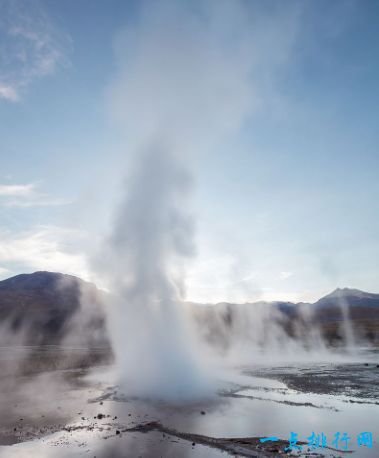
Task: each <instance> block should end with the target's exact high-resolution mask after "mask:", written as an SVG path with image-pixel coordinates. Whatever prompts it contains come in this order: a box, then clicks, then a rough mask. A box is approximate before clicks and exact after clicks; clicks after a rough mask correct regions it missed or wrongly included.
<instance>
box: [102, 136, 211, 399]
mask: <svg viewBox="0 0 379 458" xmlns="http://www.w3.org/2000/svg"><path fill="white" fill-rule="evenodd" d="M189 186H190V180H189V177H188V174H187V173H186V172H185V170H184V169H183V168H182V167H181V165H180V161H179V160H178V159H177V158H176V157H175V155H174V154H172V153H170V152H169V149H168V148H167V147H165V146H162V147H159V146H158V144H157V143H155V144H154V145H153V146H151V148H147V149H146V150H144V151H143V152H142V153H141V154H140V156H139V157H138V160H137V163H136V166H135V168H134V169H133V173H132V175H131V178H130V181H129V183H128V192H127V196H126V198H125V200H124V202H123V203H122V204H121V208H120V209H119V212H118V215H117V218H116V221H115V225H114V229H113V234H112V236H111V237H110V239H109V243H108V261H111V262H109V263H108V266H111V269H112V270H111V272H112V280H113V281H112V284H113V291H115V297H114V299H113V304H112V308H113V313H112V317H111V329H112V331H113V344H114V350H115V353H116V360H117V367H118V375H119V376H120V378H121V383H122V385H123V390H124V392H126V393H131V394H133V395H143V396H149V397H152V396H153V397H154V396H159V397H162V396H163V397H165V398H174V399H175V398H181V399H182V398H185V397H193V396H196V395H198V394H201V393H203V390H204V389H205V386H206V384H205V383H204V377H203V374H202V371H201V369H200V367H199V363H198V359H196V358H195V355H194V353H193V351H194V348H195V346H194V345H192V341H191V334H190V332H189V330H188V329H187V327H186V320H185V319H184V317H183V311H182V310H181V306H180V303H179V302H180V291H181V288H182V285H181V275H180V270H181V266H180V264H181V260H182V259H183V258H186V257H188V256H190V255H191V254H192V252H193V246H192V223H191V220H190V218H189V217H188V216H187V215H186V213H185V211H184V208H186V205H185V198H186V194H187V192H188V189H189Z"/></svg>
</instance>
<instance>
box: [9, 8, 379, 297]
mask: <svg viewBox="0 0 379 458" xmlns="http://www.w3.org/2000/svg"><path fill="white" fill-rule="evenodd" d="M26 3H27V5H28V6H27V8H25V4H26ZM26 3H25V2H23V1H8V0H1V1H0V56H1V57H0V157H1V169H0V215H1V217H0V235H1V243H0V279H1V278H7V277H9V276H11V275H16V274H18V273H23V272H32V271H35V270H51V271H61V272H64V273H71V274H74V275H77V276H80V277H82V278H84V279H87V280H91V281H94V282H95V283H97V284H98V286H100V287H104V286H105V287H106V286H107V285H104V284H102V278H99V277H97V276H96V273H95V272H94V271H93V270H92V268H91V262H90V260H91V259H92V257H93V256H94V254H95V253H96V252H97V249H98V246H99V244H101V241H102V240H103V238H104V237H105V236H106V235H107V234H108V233H109V232H110V228H111V226H112V223H113V218H114V211H115V208H117V206H118V205H120V202H121V201H122V199H123V187H124V182H125V176H127V175H128V173H129V171H130V162H131V157H132V154H134V148H135V145H136V144H138V141H139V138H141V136H144V135H145V134H150V133H151V126H152V124H154V122H155V121H156V118H154V117H152V118H149V117H148V116H146V111H144V109H146V107H148V108H149V107H150V105H149V104H152V106H155V105H156V106H158V107H167V110H166V111H165V110H163V111H162V113H163V115H164V116H165V117H166V120H167V119H168V120H169V121H170V123H171V124H169V123H167V122H166V123H165V127H167V126H170V127H172V131H173V132H174V133H175V135H178V132H180V134H181V138H180V140H181V142H183V139H184V140H185V142H186V145H188V149H189V150H191V152H190V153H188V154H190V155H191V161H190V171H191V175H192V199H191V201H190V202H189V204H188V205H189V208H188V210H189V213H190V214H191V215H193V221H194V234H195V235H194V237H195V238H194V245H195V247H196V253H195V256H193V258H192V259H190V260H189V261H188V264H187V265H186V271H187V275H186V277H187V278H186V286H187V292H186V298H187V299H188V300H193V301H197V302H218V301H234V302H245V301H255V300H258V299H266V300H274V299H278V300H293V301H313V300H317V299H318V298H320V297H321V296H323V295H324V294H326V293H329V292H330V291H332V290H334V289H335V288H336V287H337V286H340V287H344V286H349V287H354V288H359V289H361V290H367V291H372V292H377V291H379V288H378V278H379V275H378V274H379V266H378V259H379V240H378V236H377V234H378V233H379V218H378V214H379V213H378V210H379V209H378V205H379V199H378V197H379V182H378V179H377V175H378V169H379V155H378V150H377V148H378V144H379V142H378V140H379V139H378V136H379V131H378V129H377V107H378V102H379V100H378V98H379V97H378V89H377V81H378V76H379V75H378V70H379V64H378V61H377V59H376V50H377V46H378V41H379V29H378V27H377V20H378V17H379V6H378V4H377V3H376V2H373V1H365V2H362V1H359V0H356V1H349V2H346V1H342V0H339V1H335V2H332V3H331V2H329V1H326V0H322V1H319V2H312V3H311V2H307V3H306V2H301V1H297V0H293V1H290V2H286V3H285V4H284V3H283V2H281V1H279V0H277V1H267V2H262V1H251V2H244V1H228V0H225V1H219V2H214V1H203V2H200V1H196V2H187V1H184V0H183V1H179V2H173V1H164V2H161V3H160V5H161V6H160V8H156V7H153V6H152V5H153V3H152V2H151V1H126V2H124V1H119V0H113V1H111V2H107V3H105V2H101V1H93V2H91V7H90V8H89V6H88V3H86V2H80V3H78V2H76V1H74V0H68V1H65V2H56V1H52V2H51V1H29V2H26ZM236 30H237V31H238V33H237V34H236ZM167 38H170V40H167ZM155 43H156V47H154V44H155ZM162 43H165V44H166V45H167V44H168V43H169V46H168V47H165V46H161V47H160V44H162ZM160 49H166V50H167V49H168V50H169V52H165V53H162V54H160V52H159V50H160ZM136 50H137V51H136ZM236 50H237V51H238V52H235V51H236ZM152 51H154V52H152ZM136 52H137V58H136V54H135V53H136ZM140 56H143V58H142V57H140ZM175 62H178V65H177V66H175V65H174V63H175ZM120 81H121V83H122V82H123V81H126V82H127V83H128V84H129V83H130V82H132V83H133V84H134V85H135V86H134V89H135V91H134V92H133V93H132V94H137V96H135V98H134V99H132V100H131V96H130V94H129V93H128V97H126V98H125V100H122V102H123V105H122V107H121V113H120V107H119V106H118V105H117V100H118V97H117V96H118V94H120V92H118V90H119V89H120V84H121V83H120ZM139 84H140V85H139ZM121 86H122V84H121ZM145 88H146V89H145ZM199 88H211V89H212V88H214V90H211V91H205V92H204V93H201V91H200V92H199V91H198V89H199ZM115 94H116V100H115ZM199 94H200V95H201V96H202V97H201V98H199ZM170 97H171V98H170ZM168 99H169V100H170V102H172V101H179V107H176V106H175V103H172V104H168V105H167V100H168ZM129 101H130V104H129ZM181 103H183V104H184V105H185V107H189V108H188V109H186V110H183V109H182V106H180V104H181ZM148 112H149V111H148ZM176 114H178V115H179V116H180V118H179V120H178V123H176V122H175V115H176ZM120 115H121V117H122V122H121V123H120ZM186 116H188V119H186ZM193 119H196V120H197V121H196V123H193V122H192V120H193ZM46 120H48V122H46ZM152 121H154V122H153V123H152ZM133 123H135V124H133ZM129 125H133V127H134V126H138V129H133V130H128V126H129ZM125 126H126V127H125ZM183 126H184V128H183ZM175 135H173V137H175ZM183 143H184V142H183ZM185 154H187V152H186V153H185Z"/></svg>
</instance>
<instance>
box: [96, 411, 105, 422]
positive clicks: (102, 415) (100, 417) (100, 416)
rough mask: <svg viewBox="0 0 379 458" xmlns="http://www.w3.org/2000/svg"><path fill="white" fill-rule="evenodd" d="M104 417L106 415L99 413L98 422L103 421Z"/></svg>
mask: <svg viewBox="0 0 379 458" xmlns="http://www.w3.org/2000/svg"><path fill="white" fill-rule="evenodd" d="M104 417H105V415H104V414H102V413H98V414H97V419H98V420H101V419H102V418H104Z"/></svg>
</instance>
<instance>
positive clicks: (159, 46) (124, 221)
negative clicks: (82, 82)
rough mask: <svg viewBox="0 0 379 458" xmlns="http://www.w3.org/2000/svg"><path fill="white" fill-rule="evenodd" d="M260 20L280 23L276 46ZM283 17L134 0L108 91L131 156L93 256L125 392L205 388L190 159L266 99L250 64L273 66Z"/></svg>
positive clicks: (282, 44) (181, 392) (282, 50)
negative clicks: (192, 304)
mask: <svg viewBox="0 0 379 458" xmlns="http://www.w3.org/2000/svg"><path fill="white" fill-rule="evenodd" d="M262 23H263V24H266V23H267V24H269V25H270V30H275V37H274V38H275V40H274V41H275V42H276V43H277V44H278V47H275V51H274V48H271V47H269V48H267V42H266V40H265V38H264V36H263V34H261V33H260V31H261V30H266V28H265V27H263V28H262ZM281 23H282V18H280V20H279V16H278V15H274V16H271V15H268V14H266V13H265V12H262V17H257V16H256V15H254V16H253V15H252V14H251V12H249V10H248V9H247V8H246V6H245V4H244V3H243V2H228V1H222V2H217V3H215V2H212V1H209V2H208V1H205V2H195V4H193V3H191V2H185V1H183V2H182V1H179V2H171V1H167V2H165V1H163V2H159V4H158V3H154V2H141V3H140V4H139V8H138V12H137V13H136V18H135V21H133V26H129V27H127V28H126V29H125V30H124V31H123V32H122V33H120V34H119V35H118V36H117V40H116V43H115V44H116V56H117V64H118V68H117V74H116V77H115V79H114V81H113V82H112V84H111V86H110V88H109V94H108V95H109V99H108V100H109V106H110V112H111V116H112V118H114V119H115V120H116V121H117V122H118V123H119V124H120V126H121V130H122V133H123V135H124V139H125V143H124V147H125V151H126V152H127V154H126V156H127V162H128V164H129V165H130V164H131V166H130V167H129V173H128V179H127V181H126V184H125V187H124V188H123V189H122V195H123V196H125V197H123V198H121V201H122V204H121V205H120V207H119V209H118V212H117V216H116V218H115V222H114V225H113V228H112V230H111V235H110V237H109V238H108V240H107V243H106V245H105V250H104V253H103V256H102V258H101V260H100V263H101V271H102V274H103V277H106V278H107V279H108V280H109V289H110V290H111V291H112V293H113V298H114V299H113V300H112V304H111V307H110V308H111V309H112V313H111V320H110V321H111V332H112V339H113V347H114V350H115V353H116V359H117V369H118V373H119V375H120V378H121V380H122V382H123V384H124V389H125V390H126V391H127V392H129V393H131V394H136V395H146V396H164V397H178V396H180V397H184V396H187V397H188V396H189V397H192V396H194V395H197V394H202V393H204V386H206V385H207V383H206V382H205V383H204V379H205V378H206V377H205V378H204V374H203V371H202V369H201V368H200V366H201V360H202V357H199V353H200V352H195V350H194V349H195V348H196V343H195V342H193V340H192V338H191V333H190V332H189V329H188V327H187V325H188V323H187V321H188V320H186V319H185V317H184V312H183V310H182V308H181V307H180V305H179V302H180V301H179V300H180V298H182V297H183V290H184V271H185V269H184V262H185V260H186V259H187V258H188V257H189V256H191V255H192V254H193V242H192V240H193V238H192V230H193V222H192V219H191V218H190V217H189V214H188V212H187V211H186V208H188V204H187V201H186V199H187V197H188V193H189V190H190V183H191V179H190V175H191V174H190V170H191V167H192V166H194V163H195V162H196V161H194V158H196V160H197V159H198V158H200V157H201V158H204V157H205V153H208V152H212V154H216V151H217V148H218V147H219V146H220V145H222V144H223V143H224V140H225V139H227V138H228V137H229V136H231V135H233V134H235V133H236V132H238V131H239V130H240V129H241V127H242V125H243V123H244V121H245V120H246V119H247V118H248V117H249V116H250V115H251V114H252V112H253V111H254V108H255V107H256V106H257V105H258V100H259V102H260V104H261V98H262V94H263V93H264V92H265V91H267V90H268V84H267V81H266V79H265V78H260V77H259V75H258V72H257V71H256V70H257V69H258V68H259V69H260V70H261V71H262V72H263V73H262V75H264V74H266V73H267V72H269V71H270V70H271V67H275V68H277V66H278V65H280V64H282V62H283V60H285V59H284V58H283V56H287V54H288V51H289V49H290V43H291V39H288V38H286V39H283V37H287V36H288V34H287V33H284V31H283V30H281V27H282V26H281ZM291 36H292V35H291ZM263 49H264V51H263ZM268 54H269V56H268ZM268 57H269V58H268ZM254 70H255V71H254ZM263 82H264V84H263ZM257 85H260V87H259V88H258V90H257V88H256V87H255V86H257ZM257 93H259V97H256V96H255V94H257ZM194 352H195V353H196V354H194ZM200 354H201V355H202V353H200Z"/></svg>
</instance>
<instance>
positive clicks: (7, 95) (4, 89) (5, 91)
mask: <svg viewBox="0 0 379 458" xmlns="http://www.w3.org/2000/svg"><path fill="white" fill-rule="evenodd" d="M0 99H5V100H9V101H10V102H18V100H19V94H18V92H17V90H16V89H15V88H14V87H12V86H8V85H6V84H1V83H0Z"/></svg>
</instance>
